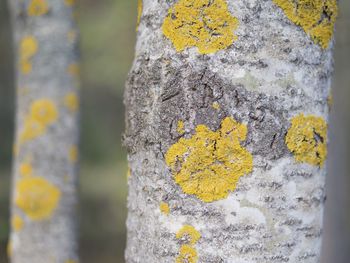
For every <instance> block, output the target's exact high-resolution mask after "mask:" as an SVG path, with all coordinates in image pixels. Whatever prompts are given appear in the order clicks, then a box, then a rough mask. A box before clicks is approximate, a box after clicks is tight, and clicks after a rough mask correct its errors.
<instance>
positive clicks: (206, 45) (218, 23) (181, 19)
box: [162, 0, 238, 54]
mask: <svg viewBox="0 0 350 263" xmlns="http://www.w3.org/2000/svg"><path fill="white" fill-rule="evenodd" d="M237 27H238V20H237V18H235V17H233V16H232V15H231V13H230V12H229V10H228V6H227V3H226V1H225V0H180V1H178V2H177V3H176V4H175V5H174V6H173V7H171V8H170V9H169V11H168V15H167V16H166V18H165V19H164V23H163V27H162V29H163V33H164V35H165V36H166V37H167V38H169V39H170V40H171V41H172V43H173V45H174V47H175V49H176V50H177V51H178V52H180V51H183V50H184V49H186V48H188V47H197V48H198V51H199V53H201V54H209V53H215V52H217V51H219V50H222V49H226V48H227V47H229V46H230V45H232V43H233V42H234V41H235V40H236V39H237V36H236V35H235V34H234V31H235V30H236V29H237Z"/></svg>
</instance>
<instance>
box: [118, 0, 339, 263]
mask: <svg viewBox="0 0 350 263" xmlns="http://www.w3.org/2000/svg"><path fill="white" fill-rule="evenodd" d="M306 2H307V3H299V4H296V2H295V1H292V0H273V1H246V0H227V1H226V0H211V1H209V0H197V1H195V0H178V1H160V2H159V1H150V0H144V2H143V7H142V15H141V19H140V24H139V26H138V40H137V45H136V58H135V60H134V64H133V67H132V70H131V72H130V76H129V80H128V82H127V87H126V92H125V105H126V110H127V113H126V117H127V123H126V126H127V128H126V134H125V137H124V143H125V145H126V147H127V149H128V160H129V165H130V177H129V187H130V190H129V196H128V208H129V214H128V220H127V228H128V241H127V249H126V261H127V262H128V263H130V262H161V263H164V262H197V261H198V262H206V263H208V262H213V263H214V262H215V263H217V262H235V263H238V262H239V263H248V262H249V263H251V262H259V263H261V262H269V263H271V262H319V258H320V250H321V236H322V213H323V206H324V201H325V191H324V190H325V188H324V186H325V185H324V182H325V171H326V170H325V166H326V165H325V159H326V155H327V121H328V111H329V106H328V103H327V100H328V97H329V92H330V84H331V81H330V78H331V73H332V51H331V50H332V46H333V43H332V34H333V27H334V22H335V18H336V14H337V6H336V1H335V0H334V1H333V0H329V1H323V0H319V1H311V0H310V1H306Z"/></svg>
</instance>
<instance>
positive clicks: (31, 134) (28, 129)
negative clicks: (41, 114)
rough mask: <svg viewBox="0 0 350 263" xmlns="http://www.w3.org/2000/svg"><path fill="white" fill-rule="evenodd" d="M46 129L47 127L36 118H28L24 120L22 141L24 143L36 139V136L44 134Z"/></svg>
mask: <svg viewBox="0 0 350 263" xmlns="http://www.w3.org/2000/svg"><path fill="white" fill-rule="evenodd" d="M45 131H46V127H45V126H44V125H43V124H42V123H40V122H37V121H35V120H32V119H26V120H25V121H24V128H23V131H22V133H21V135H20V142H21V143H24V142H25V141H29V140H32V139H35V138H36V137H38V136H40V135H43V134H44V133H45Z"/></svg>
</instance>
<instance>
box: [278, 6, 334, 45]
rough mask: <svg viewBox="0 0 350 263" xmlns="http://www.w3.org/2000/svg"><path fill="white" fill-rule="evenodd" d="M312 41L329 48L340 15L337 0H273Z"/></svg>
mask: <svg viewBox="0 0 350 263" xmlns="http://www.w3.org/2000/svg"><path fill="white" fill-rule="evenodd" d="M273 1H274V2H275V3H276V4H277V5H278V6H279V7H281V8H282V9H283V11H284V13H285V15H286V16H287V17H288V18H289V19H290V20H291V21H292V22H293V23H295V24H297V25H298V26H301V27H302V28H303V29H304V31H305V32H306V33H307V34H308V35H310V37H311V38H312V40H313V41H314V42H315V43H317V44H319V45H320V46H321V47H322V48H324V49H325V48H328V46H329V42H330V40H331V39H332V37H333V32H334V24H335V21H336V18H337V15H338V6H337V1H336V0H273Z"/></svg>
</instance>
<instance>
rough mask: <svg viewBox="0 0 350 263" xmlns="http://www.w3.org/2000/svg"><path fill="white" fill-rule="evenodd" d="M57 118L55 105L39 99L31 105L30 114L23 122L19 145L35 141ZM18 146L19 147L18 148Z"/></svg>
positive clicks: (45, 99) (47, 100) (50, 101)
mask: <svg viewBox="0 0 350 263" xmlns="http://www.w3.org/2000/svg"><path fill="white" fill-rule="evenodd" d="M57 118H58V110H57V107H56V105H55V103H54V102H53V101H52V100H50V99H47V98H43V99H39V100H36V101H34V102H33V103H32V104H31V107H30V112H29V114H28V115H27V116H26V118H25V120H24V125H23V126H24V128H23V130H22V132H21V133H20V141H19V144H20V145H21V144H23V143H24V142H26V141H29V140H32V139H35V138H36V137H38V136H41V135H43V134H44V133H45V132H46V129H47V126H48V125H51V124H52V123H53V122H55V121H56V120H57ZM20 145H19V146H20Z"/></svg>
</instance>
